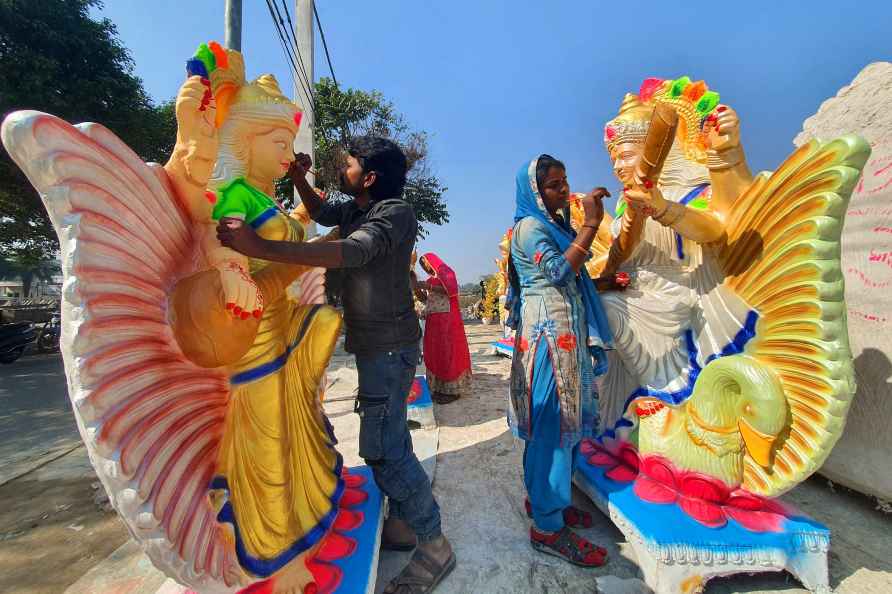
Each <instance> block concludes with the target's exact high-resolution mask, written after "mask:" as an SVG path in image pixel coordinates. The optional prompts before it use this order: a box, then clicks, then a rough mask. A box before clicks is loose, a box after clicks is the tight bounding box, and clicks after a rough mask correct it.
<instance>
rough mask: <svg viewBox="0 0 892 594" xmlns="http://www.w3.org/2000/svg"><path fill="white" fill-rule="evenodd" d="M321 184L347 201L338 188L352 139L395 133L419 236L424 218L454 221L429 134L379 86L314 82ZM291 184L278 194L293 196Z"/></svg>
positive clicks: (436, 222) (422, 233) (432, 221)
mask: <svg viewBox="0 0 892 594" xmlns="http://www.w3.org/2000/svg"><path fill="white" fill-rule="evenodd" d="M314 111H315V115H316V127H315V129H314V141H315V152H316V163H315V169H316V171H317V175H316V186H317V187H319V189H321V190H323V191H324V192H325V193H326V194H327V195H328V196H329V197H330V199H332V200H346V199H347V197H346V196H344V195H342V194H340V192H338V171H339V170H340V164H341V162H342V161H341V159H343V154H344V146H345V143H346V141H347V139H349V138H351V137H354V136H361V135H364V134H374V135H376V136H384V137H386V138H390V139H391V140H393V141H394V142H396V143H397V144H399V145H400V147H401V148H402V149H403V151H404V152H405V153H406V157H407V160H408V164H409V174H408V179H407V181H406V189H405V193H404V194H403V197H404V198H405V199H406V201H407V202H409V203H410V204H412V206H413V207H414V208H415V214H416V216H417V217H418V222H419V227H418V235H419V237H425V236H426V235H427V231H426V229H425V223H427V224H433V225H442V224H444V223H448V222H449V212H448V211H447V209H446V204H445V202H444V200H443V194H444V193H445V192H446V187H445V186H444V185H443V184H442V182H441V181H440V180H439V178H437V176H435V175H433V174H432V173H431V170H430V165H429V162H428V142H427V140H428V137H427V133H426V132H423V131H418V130H414V129H412V128H411V127H410V126H409V125H408V123H406V120H405V118H404V117H403V116H402V115H401V114H400V113H399V112H397V110H396V108H395V107H394V105H393V103H391V102H390V101H388V100H387V99H385V98H384V96H383V95H382V94H381V93H380V92H378V91H370V92H368V91H362V90H359V89H341V88H339V87H337V86H336V85H335V84H334V82H333V81H332V80H331V79H329V78H323V79H321V80H320V81H319V82H317V83H316V84H315V102H314ZM291 191H292V190H291V187H290V184H288V183H287V182H283V183H282V184H280V186H279V188H278V192H279V196H280V198H282V199H283V200H286V201H288V200H291Z"/></svg>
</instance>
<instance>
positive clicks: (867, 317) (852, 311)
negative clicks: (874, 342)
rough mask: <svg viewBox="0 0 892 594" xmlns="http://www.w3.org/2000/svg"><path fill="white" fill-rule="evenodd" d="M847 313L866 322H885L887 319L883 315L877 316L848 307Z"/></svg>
mask: <svg viewBox="0 0 892 594" xmlns="http://www.w3.org/2000/svg"><path fill="white" fill-rule="evenodd" d="M849 313H850V314H851V315H853V316H854V317H856V318H859V319H862V320H865V321H867V322H887V321H889V320H888V319H887V318H885V317H883V316H878V315H876V314H871V313H867V312H863V311H859V310H857V309H852V308H849Z"/></svg>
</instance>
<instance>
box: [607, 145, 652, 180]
mask: <svg viewBox="0 0 892 594" xmlns="http://www.w3.org/2000/svg"><path fill="white" fill-rule="evenodd" d="M643 149H644V145H643V144H640V143H637V142H623V143H620V144H618V145H616V146H615V147H614V148H613V152H612V153H611V154H610V157H611V158H612V159H613V174H614V175H615V176H616V179H618V180H619V181H620V183H622V184H623V186H630V185H632V183H633V182H634V181H635V166H636V165H637V164H638V159H640V158H641V152H642V151H643Z"/></svg>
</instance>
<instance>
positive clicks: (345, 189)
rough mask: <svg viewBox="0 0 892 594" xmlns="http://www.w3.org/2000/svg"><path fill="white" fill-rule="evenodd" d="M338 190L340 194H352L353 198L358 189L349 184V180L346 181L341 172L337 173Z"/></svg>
mask: <svg viewBox="0 0 892 594" xmlns="http://www.w3.org/2000/svg"><path fill="white" fill-rule="evenodd" d="M338 191H340V192H341V194H346V195H347V196H352V197H354V198H356V196H358V195H359V189H358V188H354V187H353V186H351V185H350V182H348V181H347V178H346V177H345V176H344V173H343V172H341V173H338Z"/></svg>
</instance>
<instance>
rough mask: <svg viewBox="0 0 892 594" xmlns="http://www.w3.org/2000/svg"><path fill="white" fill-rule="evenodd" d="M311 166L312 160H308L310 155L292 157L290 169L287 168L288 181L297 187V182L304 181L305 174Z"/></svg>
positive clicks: (303, 154) (299, 154)
mask: <svg viewBox="0 0 892 594" xmlns="http://www.w3.org/2000/svg"><path fill="white" fill-rule="evenodd" d="M312 166H313V159H311V158H310V155H308V154H306V153H297V154H296V155H294V161H292V162H291V167H289V168H288V179H290V180H291V183H292V184H295V185H297V181H298V180H302V179H306V177H307V173H308V172H309V171H310V168H311V167H312Z"/></svg>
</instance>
